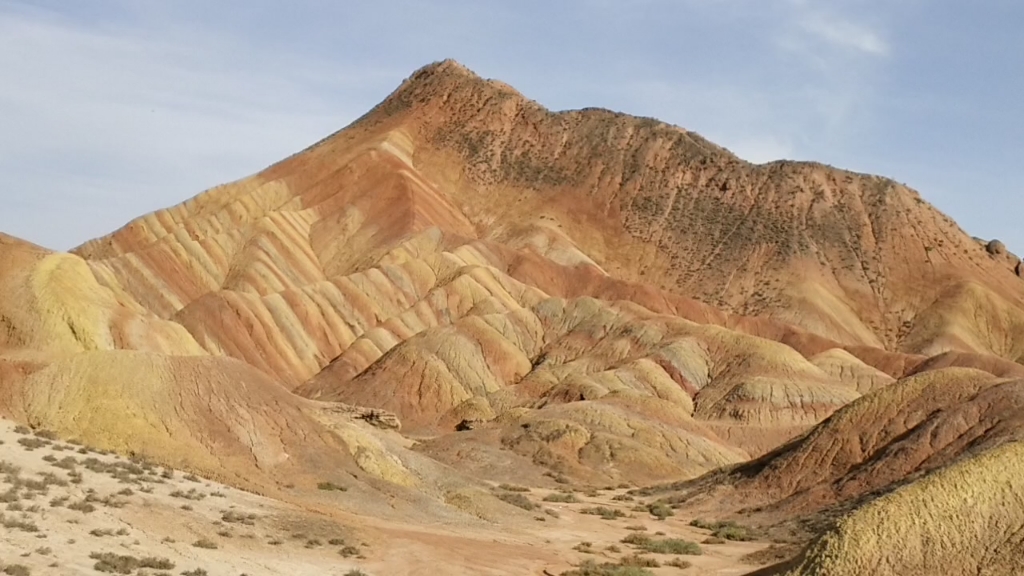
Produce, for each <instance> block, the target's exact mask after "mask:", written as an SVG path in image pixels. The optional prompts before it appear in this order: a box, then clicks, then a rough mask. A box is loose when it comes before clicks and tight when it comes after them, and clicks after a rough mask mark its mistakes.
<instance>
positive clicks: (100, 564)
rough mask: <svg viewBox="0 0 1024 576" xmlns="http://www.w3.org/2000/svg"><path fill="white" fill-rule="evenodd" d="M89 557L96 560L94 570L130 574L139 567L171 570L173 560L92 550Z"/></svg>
mask: <svg viewBox="0 0 1024 576" xmlns="http://www.w3.org/2000/svg"><path fill="white" fill-rule="evenodd" d="M89 558H91V559H93V560H96V564H94V565H93V569H95V570H96V571H98V572H110V573H114V574H131V573H132V572H135V571H136V570H139V569H141V568H150V569H153V570H171V569H173V568H174V562H171V561H170V560H168V559H167V558H156V557H154V556H147V557H145V558H136V557H135V556H126V555H121V554H114V553H113V552H93V553H91V554H89Z"/></svg>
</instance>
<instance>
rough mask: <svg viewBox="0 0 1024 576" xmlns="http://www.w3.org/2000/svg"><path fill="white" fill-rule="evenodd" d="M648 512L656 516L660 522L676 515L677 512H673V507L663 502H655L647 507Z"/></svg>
mask: <svg viewBox="0 0 1024 576" xmlns="http://www.w3.org/2000/svg"><path fill="white" fill-rule="evenodd" d="M647 511H648V512H650V513H651V516H654V517H655V518H657V519H658V520H664V519H665V518H668V517H669V516H674V515H675V511H674V510H672V507H671V506H669V505H668V504H665V503H663V502H655V503H653V504H650V505H649V506H647Z"/></svg>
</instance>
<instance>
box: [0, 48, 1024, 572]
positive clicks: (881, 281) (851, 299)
mask: <svg viewBox="0 0 1024 576" xmlns="http://www.w3.org/2000/svg"><path fill="white" fill-rule="evenodd" d="M0 264H2V266H0V321H2V323H3V325H4V326H5V330H4V331H3V332H0V376H2V377H3V378H4V383H5V386H4V392H3V396H2V398H0V411H2V412H3V415H5V416H8V417H12V418H14V419H15V420H19V421H23V422H29V423H31V424H32V425H34V426H37V427H45V428H51V429H53V430H55V431H56V432H58V433H60V434H62V435H65V436H67V437H78V438H82V439H83V440H85V441H88V442H90V443H93V444H95V445H97V446H100V447H102V448H106V449H113V450H117V451H119V452H122V453H129V452H137V453H139V454H145V455H146V456H147V457H149V458H153V459H155V460H158V461H161V462H165V463H168V464H172V465H175V466H179V467H183V468H186V469H190V470H195V471H197V472H202V473H203V474H205V475H207V476H208V477H213V478H217V479H219V480H222V481H224V482H228V483H233V484H236V485H240V486H245V487H247V488H249V489H254V490H259V491H261V492H266V493H272V494H274V495H275V497H280V498H285V499H289V501H304V500H303V499H304V498H308V496H302V495H295V494H291V493H289V492H287V490H285V489H284V488H283V487H284V486H285V485H286V484H295V483H296V482H295V481H296V479H297V480H299V483H305V484H306V485H314V484H316V483H317V482H316V480H317V476H318V475H320V474H322V472H323V471H324V470H331V471H333V472H332V473H333V474H334V475H335V476H336V478H335V479H334V481H340V479H341V478H344V479H345V485H346V487H348V488H351V489H352V490H353V491H357V492H359V493H360V494H361V495H363V496H364V504H361V506H363V509H364V510H371V509H372V510H382V509H386V508H388V507H389V506H390V507H391V508H392V509H393V510H392V511H391V512H388V513H389V514H392V513H395V514H399V516H401V517H402V518H405V519H406V520H408V521H412V520H409V519H411V518H420V519H422V518H423V517H426V516H428V515H431V514H433V515H441V516H443V515H447V514H454V515H455V516H452V517H456V516H458V514H460V513H464V512H466V510H473V511H474V512H472V513H473V514H475V515H477V516H487V517H489V518H493V515H491V514H490V513H489V512H487V510H490V509H491V508H489V507H492V506H494V505H495V504H494V502H493V499H491V498H490V496H488V495H487V493H486V491H485V490H482V489H481V486H482V485H481V484H480V482H481V481H490V482H494V483H505V482H519V483H527V484H531V485H535V486H549V487H550V486H551V485H552V483H553V482H554V479H559V480H564V481H565V482H576V483H587V484H592V485H603V484H610V485H618V484H620V483H625V484H632V485H641V484H644V485H646V484H652V483H664V482H668V481H678V480H686V481H688V482H691V483H687V484H685V485H677V484H671V485H670V486H671V487H673V488H672V490H676V489H681V490H683V491H684V493H685V496H681V495H679V494H676V495H675V496H670V495H671V494H672V492H671V491H669V492H665V491H661V492H658V491H656V492H651V494H657V495H659V497H665V498H667V499H668V500H669V501H671V502H672V503H675V504H684V503H685V504H687V505H691V504H693V503H699V502H704V503H706V502H708V501H712V500H716V498H717V496H714V495H718V494H720V493H721V492H720V491H722V490H728V494H730V497H731V498H734V499H735V500H734V501H733V502H732V504H735V505H733V506H731V507H729V511H730V512H731V513H737V514H740V513H747V512H749V510H753V509H755V508H757V509H759V512H758V514H760V516H757V518H759V519H760V521H763V522H765V523H777V522H787V521H793V520H794V519H797V518H804V519H806V518H810V517H820V516H822V515H826V516H828V517H829V518H834V517H840V516H842V517H843V518H847V517H848V518H849V522H848V523H847V524H841V525H840V524H835V523H834V522H832V523H829V522H825V523H818V524H815V525H816V526H818V529H816V532H815V534H814V535H815V536H816V537H820V538H823V539H821V540H815V542H816V543H812V545H811V547H810V548H808V549H807V552H806V554H807V555H806V556H805V557H804V560H801V561H800V562H803V564H801V565H802V566H805V567H804V568H800V569H801V570H804V572H801V573H808V574H810V573H831V572H827V570H830V569H832V568H828V569H826V568H821V567H820V566H826V565H828V566H832V565H831V564H827V563H825V564H821V563H820V562H819V560H820V558H821V557H822V555H823V554H824V555H826V556H828V557H829V558H833V557H834V556H835V554H836V553H834V552H833V549H834V548H833V547H834V546H839V544H832V543H834V542H846V541H847V540H845V539H848V538H850V536H848V534H849V533H850V532H849V531H850V530H854V529H853V528H848V527H850V526H855V525H856V526H862V525H864V522H868V523H869V524H870V521H868V520H858V519H860V518H874V517H875V516H872V515H871V514H876V515H877V514H878V512H870V510H874V508H869V507H871V506H875V507H878V506H885V505H887V504H886V502H889V501H896V500H899V499H900V498H903V496H901V495H903V494H909V493H910V491H912V488H911V487H913V486H919V485H925V484H919V482H924V483H926V482H932V480H928V479H929V478H932V477H933V476H934V477H935V478H938V477H939V476H942V477H950V478H965V477H968V476H970V477H973V476H972V475H982V476H983V475H984V470H985V469H986V468H985V467H986V466H989V465H990V464H986V462H990V460H991V459H992V458H995V457H994V456H992V454H995V453H996V452H997V451H1008V452H1007V454H1015V452H1013V449H1012V448H1005V446H1008V445H1013V444H1015V443H1016V442H1019V438H1020V437H1019V435H1018V434H1019V431H1020V429H1021V423H1022V420H1021V418H1020V415H1021V413H1022V412H1021V406H1020V405H1019V404H1018V403H1017V402H1016V398H1017V392H1018V390H1017V384H1015V382H1017V380H1014V378H1020V377H1021V376H1022V375H1024V366H1022V365H1021V363H1022V362H1024V280H1022V279H1021V278H1020V277H1019V275H1018V272H1020V271H1021V270H1022V269H1024V266H1021V265H1020V260H1019V259H1018V258H1016V256H1014V255H1013V254H1012V253H1010V252H1009V251H1008V250H1007V249H1006V247H1005V246H1003V245H1002V244H1001V243H999V242H997V241H993V242H983V241H979V240H977V239H974V238H972V237H970V236H968V235H967V234H965V233H964V232H963V231H962V230H961V229H960V228H959V227H957V225H956V224H955V223H954V222H953V221H952V220H951V219H949V218H948V217H947V216H945V215H944V214H942V213H940V212H939V211H937V210H936V209H935V208H933V207H932V206H931V205H929V204H928V203H927V202H926V201H925V200H924V199H923V198H922V197H921V196H920V195H919V194H918V193H917V192H915V191H913V190H911V189H909V188H907V187H905V186H903V185H901V184H898V183H897V182H894V181H892V180H889V179H886V178H881V177H877V176H870V175H863V174H856V173H852V172H848V171H843V170H839V169H835V168H831V167H828V166H824V165H820V164H815V163H806V162H791V161H780V162H773V163H769V164H762V165H755V164H751V163H748V162H745V161H743V160H742V159H740V158H738V157H736V156H735V155H733V154H732V153H730V152H729V151H728V150H725V149H724V148H721V147H719V146H717V145H715V144H713V143H711V142H708V141H707V140H705V139H704V138H702V137H700V136H699V135H697V134H695V133H692V132H689V131H686V130H684V129H681V128H678V127H675V126H669V125H666V124H663V123H660V122H658V121H655V120H652V119H646V118H637V117H633V116H628V115H625V114H618V113H613V112H610V111H606V110H597V109H585V110H578V111H569V112H557V113H556V112H550V111H548V110H546V109H544V108H543V107H542V106H540V105H539V104H537V103H535V102H533V101H531V100H529V99H527V98H526V97H524V96H523V95H521V94H519V93H518V92H516V91H515V90H514V89H512V88H511V87H509V86H507V85H505V84H502V83H500V82H497V81H493V80H484V79H482V78H480V77H478V76H477V75H475V74H474V73H473V72H471V71H469V70H467V69H466V68H464V67H463V66H461V65H459V64H458V63H456V62H453V61H444V62H440V63H435V64H432V65H429V66H427V67H425V68H423V69H421V70H419V71H417V72H416V73H414V74H413V75H412V76H411V77H410V78H409V79H407V80H406V81H405V82H403V83H402V85H401V86H399V87H398V89H397V90H396V91H395V92H394V93H392V94H391V95H390V96H388V97H387V98H386V99H385V100H384V101H383V102H382V103H381V104H379V105H378V106H376V107H375V108H374V109H372V110H371V111H369V112H368V113H367V114H366V115H364V116H363V117H361V118H360V119H358V120H357V121H355V122H354V123H353V124H351V125H350V126H348V127H346V128H344V129H343V130H341V131H339V132H337V133H335V134H332V135H331V136H329V137H327V138H325V139H324V140H322V141H321V142H318V143H316V144H314V145H313V146H311V147H309V148H307V149H306V150H303V151H301V152H299V153H297V154H295V155H293V156H291V157H289V158H287V159H285V160H282V161H281V162H279V163H277V164H275V165H273V166H271V167H269V168H267V169H265V170H263V171H261V172H259V173H258V174H255V175H253V176H250V177H247V178H244V179H242V180H239V181H237V182H234V183H231V184H226V185H222V186H218V187H216V188H213V189H210V190H208V191H206V192H204V193H202V194H200V195H199V196H196V197H195V198H192V199H190V200H188V201H186V202H184V203H182V204H179V205H177V206H173V207H170V208H167V209H165V210H160V211H157V212H154V213H151V214H148V215H145V216H142V217H140V218H138V219H136V220H134V221H132V222H130V223H128V224H127V225H126V226H124V227H123V228H121V229H119V230H117V231H115V232H113V233H111V234H109V235H107V236H104V237H102V238H97V239H95V240H92V241H89V242H87V243H85V244H83V245H82V246H80V247H78V248H76V249H74V250H72V251H71V253H70V254H57V253H51V252H48V251H45V250H43V249H41V248H39V247H36V246H32V245H30V244H28V243H25V242H22V241H20V240H17V239H13V238H10V237H6V236H4V237H0ZM933 381H934V382H942V383H946V382H949V383H950V384H948V385H946V384H943V385H939V384H935V386H939V388H933V387H932V384H931V383H932V382H933ZM126 415H128V416H129V417H126ZM922 418H925V419H926V420H927V421H928V422H929V425H928V426H927V427H922V426H924V425H923V424H922V421H923V420H922ZM929 418H930V420H928V419H929ZM398 430H401V433H399V432H398ZM879 430H884V431H885V432H884V433H881V432H879ZM968 431H969V433H968ZM940 432H941V434H940ZM936 434H940V436H941V438H943V439H945V440H946V441H948V443H947V444H941V443H939V442H937V441H936V436H935V435H936ZM908 454H911V455H912V456H908ZM1006 457H1008V456H1006ZM808 463H814V465H813V468H812V470H811V471H810V472H808V470H807V467H808ZM957 470H959V471H960V472H957ZM964 475H967V476H964ZM695 478H696V480H694V479H695ZM951 481H952V480H951ZM935 482H939V480H935ZM680 486H683V488H680ZM442 487H443V488H442ZM1008 489H1009V490H1010V492H1011V493H1012V494H1016V495H1018V496H1019V495H1020V494H1021V491H1020V486H1019V485H1017V484H1013V485H1012V488H1008ZM665 490H668V488H666V489H665ZM882 492H885V493H886V494H887V495H886V496H885V497H883V498H875V497H874V496H873V495H876V494H878V493H882ZM453 494H458V495H459V496H458V497H457V498H456V497H455V496H453ZM868 496H871V497H870V498H869V497H868ZM906 498H911V497H910V496H906ZM455 501H458V502H460V503H461V504H460V505H459V506H455V508H459V510H461V512H458V511H456V512H452V511H450V509H451V508H452V507H453V504H452V502H455ZM385 502H389V503H390V504H385ZM1000 502H1004V501H1000ZM1004 503H1005V502H1004ZM893 506H896V504H893ZM901 506H902V504H901ZM907 506H909V504H908V505H907ZM395 510H398V512H395ZM721 510H724V508H723V509H721ZM721 510H720V511H721ZM951 510H952V509H951ZM766 511H767V512H766ZM949 513H950V514H954V513H955V511H950V512H949ZM816 515H817V516H816ZM446 517H447V516H446ZM908 517H910V516H908ZM894 518H895V516H894ZM1010 521H1011V523H1012V522H1015V521H1016V520H1012V519H1011V520H1010ZM858 522H860V524H858ZM949 522H952V520H949ZM879 529H881V528H879ZM886 529H887V530H888V529H889V528H886ZM892 529H893V530H895V529H897V528H892ZM900 529H902V528H900ZM829 530H832V532H829ZM844 530H846V532H844ZM857 530H867V529H866V528H857ZM858 533H860V532H858ZM825 534H828V535H827V536H826V535H825ZM872 534H873V533H872ZM927 537H930V536H927ZM922 538H926V536H922ZM962 544H963V545H962V546H959V545H958V546H953V547H952V548H950V549H951V550H954V551H960V552H963V551H967V552H965V553H966V554H968V557H969V558H977V554H975V552H976V551H977V550H978V547H977V546H978V544H977V542H973V541H972V542H971V543H962ZM842 546H846V544H843V545H842ZM825 549H827V550H828V551H827V552H821V550H825ZM1010 549H1013V548H1012V546H1011V547H1010V548H1007V550H1010ZM851 550H852V548H851ZM1001 550H1002V549H1001ZM924 556H928V557H939V556H934V555H931V554H923V555H922V557H924ZM941 557H942V558H946V557H947V556H941ZM830 561H831V560H830ZM816 562H819V563H817V564H816ZM793 566H796V564H794V565H793ZM807 566H819V567H818V568H813V567H811V568H808V567H807ZM856 566H861V565H859V564H858V565H856ZM985 566H988V564H985ZM992 566H996V564H992ZM904 568H906V566H904V567H903V568H901V569H904ZM815 570H818V572H815ZM822 570H825V571H826V572H822ZM894 570H895V568H894ZM836 573H839V572H836ZM851 573H854V572H851ZM893 573H899V572H898V571H897V572H893ZM906 573H912V571H908V572H906Z"/></svg>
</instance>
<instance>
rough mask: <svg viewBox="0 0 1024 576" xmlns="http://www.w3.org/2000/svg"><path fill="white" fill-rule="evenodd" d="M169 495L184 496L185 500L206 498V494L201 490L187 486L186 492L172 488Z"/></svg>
mask: <svg viewBox="0 0 1024 576" xmlns="http://www.w3.org/2000/svg"><path fill="white" fill-rule="evenodd" d="M170 496H171V498H184V499H185V500H194V501H197V502H198V501H199V500H202V499H203V498H206V494H203V493H202V492H200V491H198V490H196V489H195V488H189V489H188V492H183V491H181V490H174V491H172V492H171V494H170Z"/></svg>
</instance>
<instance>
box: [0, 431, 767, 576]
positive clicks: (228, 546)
mask: <svg viewBox="0 0 1024 576" xmlns="http://www.w3.org/2000/svg"><path fill="white" fill-rule="evenodd" d="M50 436H51V435H50V434H48V433H46V432H45V431H42V432H41V431H34V432H33V431H30V430H28V429H26V428H21V427H17V426H16V425H15V424H14V423H12V422H10V421H6V420H4V421H0V441H2V442H3V443H2V444H0V462H2V464H0V484H2V485H0V507H2V508H4V510H3V530H2V531H0V562H2V565H3V567H4V568H5V569H6V570H7V573H9V574H13V575H17V574H42V575H54V576H56V575H66V574H97V573H100V572H110V573H124V574H127V573H132V574H153V575H155V574H191V575H194V576H199V575H202V574H209V575H220V574H225V575H226V574H230V575H239V574H246V575H249V576H258V575H271V574H288V575H290V576H294V575H305V574H311V575H312V574H337V575H352V576H355V575H356V574H368V575H382V576H383V575H420V574H422V575H427V574H429V575H431V576H433V575H434V574H437V573H438V569H439V567H444V573H445V574H456V575H459V574H464V575H467V576H468V575H470V574H473V575H476V574H495V575H497V574H560V573H562V572H564V571H568V570H571V569H572V568H573V567H574V566H576V565H578V564H579V563H580V562H582V561H584V560H586V559H588V558H589V559H593V560H595V561H597V562H599V563H603V562H610V563H616V562H618V561H619V560H620V559H621V558H622V557H625V556H630V555H632V554H633V553H634V549H633V547H631V546H630V545H627V544H623V543H621V540H622V539H623V538H625V537H627V536H628V535H630V534H634V533H644V534H648V535H650V536H651V537H652V538H655V539H659V538H681V539H685V540H689V541H694V542H701V541H703V540H705V539H706V538H707V536H708V531H706V530H700V529H697V528H694V527H691V526H689V525H688V522H689V520H690V519H689V518H685V517H682V516H673V517H669V518H667V519H666V520H664V521H659V520H658V519H656V518H654V517H653V516H651V515H650V514H649V513H648V512H647V511H646V510H642V508H643V503H642V501H639V500H629V498H631V497H630V496H627V495H626V494H625V493H626V490H625V489H624V488H618V489H614V490H600V491H592V490H577V491H575V492H574V493H573V494H574V498H575V499H576V500H578V501H577V502H573V503H564V502H561V503H560V502H547V501H544V498H545V497H548V496H549V495H551V494H555V493H559V492H558V491H555V490H551V489H550V488H547V489H540V488H533V489H527V488H525V487H523V488H521V489H520V490H521V491H515V490H509V489H508V488H509V486H507V485H495V486H494V493H495V494H496V495H502V494H503V495H505V496H506V497H509V495H519V496H521V497H522V498H524V499H525V500H528V501H529V502H530V503H532V505H534V506H537V508H535V509H534V510H531V511H526V510H523V509H521V508H519V507H514V506H511V505H510V506H507V508H508V516H507V521H502V522H500V523H488V524H485V525H483V527H481V523H480V522H479V521H475V522H468V521H467V523H466V525H465V527H464V528H460V527H459V526H452V525H444V526H440V525H437V526H427V525H406V524H397V523H393V522H388V521H384V520H380V519H377V518H361V517H356V516H350V515H347V514H346V513H345V512H343V511H340V510H336V511H323V510H319V511H318V510H303V509H299V508H297V507H295V506H292V505H289V504H286V503H282V502H279V501H276V500H272V499H269V498H265V497H262V496H258V495H255V494H250V493H247V492H243V491H240V490H236V489H234V488H231V487H228V486H224V485H220V484H217V483H214V482H210V481H207V480H205V479H202V478H198V477H195V476H190V475H187V474H185V473H182V472H179V471H172V470H169V469H165V468H161V467H158V466H153V465H151V464H148V463H146V462H142V461H132V460H129V459H125V458H122V457H119V456H117V455H113V454H102V453H99V452H97V451H94V450H92V449H89V448H87V447H83V446H79V445H73V444H69V443H67V442H63V441H60V440H57V439H52V438H50ZM564 490H568V488H566V489H564ZM343 496H344V495H343V494H339V498H340V497H343ZM616 497H618V499H614V498H616ZM512 498H515V496H512ZM527 505H529V504H527ZM597 506H603V507H606V508H610V509H614V510H618V511H619V512H618V514H621V517H618V518H615V519H602V518H601V517H600V516H597V515H592V514H586V513H584V512H585V511H586V510H587V509H589V508H593V507H597ZM340 507H341V506H339V508H340ZM332 512H334V513H333V514H332ZM339 518H347V519H348V520H349V521H340V520H339ZM640 526H642V527H644V528H645V530H643V531H640V530H638V529H637V528H638V527H640ZM658 533H664V534H663V535H657V534H658ZM585 542H589V543H590V545H589V546H586V545H583V543H585ZM767 545H768V544H767V543H763V542H761V543H758V542H742V543H741V542H727V543H723V544H715V545H709V544H704V545H702V550H703V554H702V555H699V556H678V558H680V559H683V560H686V561H688V562H690V563H692V567H690V568H687V569H685V570H681V569H680V568H677V567H672V566H662V567H658V568H652V569H651V570H652V572H653V573H654V574H659V575H660V574H676V573H681V574H692V575H694V576H696V575H701V574H721V575H725V574H744V573H747V572H749V571H751V570H752V569H753V568H754V567H753V566H750V565H746V564H743V563H742V562H740V561H739V558H740V557H742V556H743V555H745V554H748V553H751V552H755V551H758V550H761V549H763V548H765V547H766V546H767ZM104 555H106V556H104ZM646 556H649V557H652V558H655V559H657V560H658V561H659V563H661V564H666V563H667V562H669V561H671V560H672V559H674V558H677V556H676V555H666V554H647V555H646ZM105 558H106V559H107V562H106V564H104V559H105ZM19 567H24V568H25V569H26V570H27V571H21V569H20V568H19Z"/></svg>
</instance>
